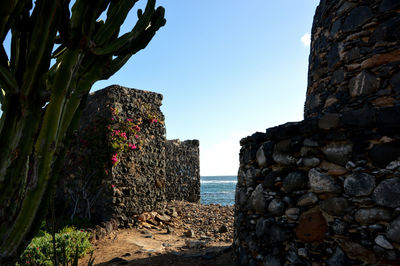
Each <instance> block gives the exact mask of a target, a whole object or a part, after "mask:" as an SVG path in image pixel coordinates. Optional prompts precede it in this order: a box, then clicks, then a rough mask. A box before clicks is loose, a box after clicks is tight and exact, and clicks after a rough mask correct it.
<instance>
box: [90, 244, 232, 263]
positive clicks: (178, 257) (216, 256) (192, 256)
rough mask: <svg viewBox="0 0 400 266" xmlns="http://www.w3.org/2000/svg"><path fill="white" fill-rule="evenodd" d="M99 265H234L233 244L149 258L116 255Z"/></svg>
mask: <svg viewBox="0 0 400 266" xmlns="http://www.w3.org/2000/svg"><path fill="white" fill-rule="evenodd" d="M95 265H98V266H112V265H139V266H140V265H143V266H144V265H146V266H149V265H150V266H158V265H160V266H162V265H165V266H167V265H168V266H186V265H189V266H203V265H207V266H211V265H212V266H214V265H215V266H232V265H234V260H233V253H232V247H231V246H222V247H213V248H208V249H205V250H203V251H201V252H200V251H199V250H197V251H194V250H187V251H181V252H177V251H174V252H170V253H165V254H160V255H154V256H149V257H147V258H137V259H133V260H129V258H120V257H116V258H113V259H112V260H110V261H108V262H104V263H99V264H95Z"/></svg>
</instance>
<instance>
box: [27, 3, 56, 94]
mask: <svg viewBox="0 0 400 266" xmlns="http://www.w3.org/2000/svg"><path fill="white" fill-rule="evenodd" d="M59 6H60V0H42V1H37V2H36V7H35V9H34V11H33V13H32V17H34V18H35V19H34V22H33V26H34V28H33V31H32V35H31V39H30V42H29V48H28V49H29V50H28V59H27V65H28V66H29V67H27V68H26V70H25V72H24V75H23V84H22V86H21V92H22V94H23V96H24V98H28V97H29V95H30V93H31V92H32V90H33V89H34V88H35V87H36V86H37V83H36V81H37V77H40V76H42V75H43V74H44V73H45V72H47V70H48V67H49V63H50V55H51V51H52V49H53V43H54V38H55V35H56V32H57V27H55V26H54V25H57V24H58V22H57V20H58V19H59V12H58V11H59Z"/></svg>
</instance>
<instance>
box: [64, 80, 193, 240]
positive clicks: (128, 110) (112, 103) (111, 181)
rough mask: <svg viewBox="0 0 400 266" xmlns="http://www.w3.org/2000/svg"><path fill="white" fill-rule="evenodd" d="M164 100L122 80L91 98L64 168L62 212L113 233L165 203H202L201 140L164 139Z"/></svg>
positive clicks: (132, 223) (163, 205) (93, 94)
mask: <svg viewBox="0 0 400 266" xmlns="http://www.w3.org/2000/svg"><path fill="white" fill-rule="evenodd" d="M161 101H162V95H161V94H158V93H154V92H148V91H140V90H136V89H129V88H125V87H121V86H118V85H113V86H110V87H107V88H105V89H102V90H99V91H96V92H94V93H92V94H91V95H89V98H88V101H87V105H86V108H85V110H84V112H83V114H82V117H81V121H80V127H79V130H78V131H77V132H76V136H75V138H74V142H73V143H72V145H71V148H70V150H69V152H68V154H67V156H66V162H65V166H64V169H63V170H62V173H61V178H60V183H59V186H58V191H57V198H58V199H59V200H58V203H59V205H60V206H59V208H58V211H59V212H60V215H67V216H69V217H80V218H84V219H88V220H90V221H91V222H94V223H95V224H101V225H102V227H103V229H105V230H106V231H107V232H105V233H108V232H109V231H111V230H112V229H114V228H116V227H118V226H123V227H129V226H132V225H134V224H135V222H136V219H135V217H137V216H138V215H139V214H141V213H143V212H150V211H156V210H161V209H163V208H164V207H165V205H166V201H167V200H171V199H175V198H179V199H181V200H187V201H191V202H198V201H199V198H200V189H199V187H200V173H199V142H198V141H197V140H192V141H184V142H180V141H178V140H174V141H167V140H166V138H165V132H166V129H165V123H164V115H163V114H162V112H161V110H160V106H161ZM172 144H173V145H172ZM171 145H172V146H171ZM118 149H120V150H121V149H122V150H123V151H120V152H119V153H118V152H117V151H118ZM117 153H118V154H117ZM115 154H117V155H115Z"/></svg>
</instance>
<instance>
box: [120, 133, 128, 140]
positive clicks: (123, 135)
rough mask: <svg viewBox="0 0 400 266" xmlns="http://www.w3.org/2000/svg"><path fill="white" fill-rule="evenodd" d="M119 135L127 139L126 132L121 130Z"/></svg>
mask: <svg viewBox="0 0 400 266" xmlns="http://www.w3.org/2000/svg"><path fill="white" fill-rule="evenodd" d="M121 137H123V138H124V139H125V140H126V139H127V137H126V133H125V132H122V133H121Z"/></svg>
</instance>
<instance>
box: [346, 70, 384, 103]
mask: <svg viewBox="0 0 400 266" xmlns="http://www.w3.org/2000/svg"><path fill="white" fill-rule="evenodd" d="M379 84H380V80H379V79H378V78H377V77H376V76H375V75H373V74H372V73H370V72H368V71H366V70H364V71H362V72H361V73H360V74H358V75H357V76H355V77H354V78H352V79H351V80H350V83H349V94H350V95H351V96H352V97H356V96H361V95H369V94H371V93H373V92H375V91H377V90H378V88H379Z"/></svg>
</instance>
